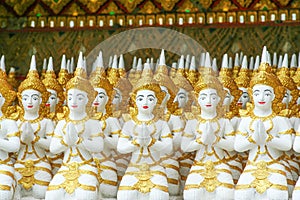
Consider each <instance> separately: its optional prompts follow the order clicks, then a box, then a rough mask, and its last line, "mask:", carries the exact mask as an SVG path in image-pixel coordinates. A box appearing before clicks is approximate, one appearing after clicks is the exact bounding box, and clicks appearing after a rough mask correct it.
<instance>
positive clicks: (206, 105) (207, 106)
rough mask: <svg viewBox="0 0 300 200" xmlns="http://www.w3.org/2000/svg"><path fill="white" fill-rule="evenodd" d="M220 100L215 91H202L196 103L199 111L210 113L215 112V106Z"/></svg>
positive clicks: (209, 89)
mask: <svg viewBox="0 0 300 200" xmlns="http://www.w3.org/2000/svg"><path fill="white" fill-rule="evenodd" d="M220 100H221V98H220V96H219V95H218V92H217V90H215V89H211V88H208V89H204V90H201V91H200V92H199V95H198V103H199V105H200V108H201V111H205V112H212V111H216V108H217V105H218V103H219V102H220Z"/></svg>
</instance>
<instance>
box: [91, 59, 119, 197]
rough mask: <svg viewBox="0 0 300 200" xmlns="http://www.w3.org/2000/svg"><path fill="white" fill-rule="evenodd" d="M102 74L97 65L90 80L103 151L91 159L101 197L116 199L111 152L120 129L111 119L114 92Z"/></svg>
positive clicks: (114, 174)
mask: <svg viewBox="0 0 300 200" xmlns="http://www.w3.org/2000/svg"><path fill="white" fill-rule="evenodd" d="M98 58H99V57H98ZM101 59H102V57H101ZM103 72H104V69H103V68H102V66H101V65H99V64H98V65H97V68H96V72H95V76H94V78H92V79H91V80H90V81H91V83H92V86H93V87H94V89H95V91H96V92H97V96H96V98H95V99H94V102H93V107H94V109H95V116H94V119H96V120H99V121H100V123H101V128H102V132H103V133H104V147H103V151H101V152H100V153H95V154H93V157H94V160H95V162H96V164H97V166H98V168H99V170H100V177H101V181H100V188H99V191H100V193H101V195H102V197H106V198H108V197H109V198H116V196H117V189H118V188H117V186H118V176H117V166H116V162H115V160H114V158H113V155H114V154H113V151H115V150H116V149H117V144H118V138H119V134H120V131H121V127H120V124H119V121H118V119H117V118H114V117H112V108H111V102H112V98H113V94H114V90H113V86H112V85H111V84H110V83H109V81H108V80H107V79H106V77H105V74H104V73H103Z"/></svg>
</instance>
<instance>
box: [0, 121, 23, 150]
mask: <svg viewBox="0 0 300 200" xmlns="http://www.w3.org/2000/svg"><path fill="white" fill-rule="evenodd" d="M5 122H7V133H6V137H5V138H1V139H0V149H1V150H3V151H6V152H17V151H18V150H19V149H20V138H19V136H20V134H19V130H18V126H17V124H16V122H15V121H12V120H6V121H5Z"/></svg>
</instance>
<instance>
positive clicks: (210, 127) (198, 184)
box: [181, 55, 234, 200]
mask: <svg viewBox="0 0 300 200" xmlns="http://www.w3.org/2000/svg"><path fill="white" fill-rule="evenodd" d="M209 59H210V58H209V56H208V55H207V56H206V61H205V63H206V64H205V66H210V60H209ZM208 63H209V64H208ZM203 70H205V69H203ZM194 90H195V91H194V92H195V95H196V98H197V102H198V104H199V107H200V114H198V115H196V116H194V119H189V120H188V121H187V124H186V126H185V130H184V134H183V139H182V143H181V148H182V150H183V151H186V152H193V151H196V157H195V160H194V163H193V165H192V167H191V170H190V172H189V175H188V177H187V180H186V182H185V187H184V191H183V198H184V199H188V200H196V199H199V198H203V199H218V200H219V199H233V196H234V182H233V178H232V175H231V171H230V167H229V166H228V165H227V163H226V162H227V160H226V156H227V155H226V152H225V150H226V151H232V150H233V141H234V134H233V133H234V130H233V128H232V125H231V124H230V121H229V120H228V119H226V118H223V117H222V102H223V99H224V96H225V92H224V90H223V86H222V84H221V83H220V82H219V80H218V79H217V78H216V77H214V76H211V75H210V73H209V72H208V73H207V74H203V76H202V77H200V78H199V81H198V82H197V84H196V85H195V87H194Z"/></svg>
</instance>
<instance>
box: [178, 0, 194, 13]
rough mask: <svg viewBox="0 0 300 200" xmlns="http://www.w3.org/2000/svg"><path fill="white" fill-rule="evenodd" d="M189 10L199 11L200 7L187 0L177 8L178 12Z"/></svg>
mask: <svg viewBox="0 0 300 200" xmlns="http://www.w3.org/2000/svg"><path fill="white" fill-rule="evenodd" d="M186 10H189V11H190V12H197V11H198V8H197V7H195V6H194V4H193V3H192V2H191V1H190V0H185V1H184V2H183V4H182V5H181V6H180V7H179V8H178V9H177V12H185V11H186Z"/></svg>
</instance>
